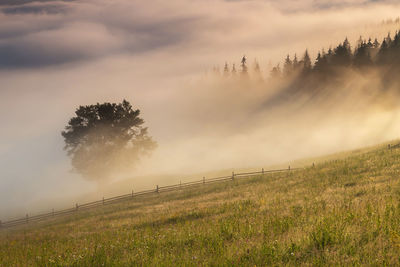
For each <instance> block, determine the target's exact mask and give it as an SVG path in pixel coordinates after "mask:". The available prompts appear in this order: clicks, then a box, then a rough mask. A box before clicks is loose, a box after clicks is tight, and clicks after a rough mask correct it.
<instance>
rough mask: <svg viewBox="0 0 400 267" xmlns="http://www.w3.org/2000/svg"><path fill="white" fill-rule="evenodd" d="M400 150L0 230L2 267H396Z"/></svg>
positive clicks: (399, 258)
mask: <svg viewBox="0 0 400 267" xmlns="http://www.w3.org/2000/svg"><path fill="white" fill-rule="evenodd" d="M399 175H400V149H394V150H392V151H391V150H389V149H387V145H382V146H378V147H375V148H373V149H371V148H369V149H366V150H361V151H357V152H354V153H347V154H346V155H345V156H343V155H342V156H340V157H339V156H338V157H337V158H336V159H335V158H334V157H330V158H329V159H328V160H327V161H326V162H323V163H318V164H316V165H315V167H314V168H313V167H309V168H306V169H304V170H300V171H292V172H290V173H279V174H269V175H265V176H263V177H254V178H249V179H243V180H236V181H233V182H226V183H221V184H214V185H205V186H201V187H197V188H192V189H186V190H183V191H179V192H171V193H164V194H159V195H155V196H154V197H146V198H143V199H136V200H134V201H131V202H124V203H120V204H116V205H110V206H106V207H104V208H100V209H95V210H90V211H82V212H78V213H77V214H76V215H72V216H68V217H65V218H59V219H55V220H52V221H47V222H42V223H37V224H32V225H28V226H24V227H22V228H18V229H12V230H8V231H4V230H3V231H0V266H36V265H37V266H137V265H140V266H202V265H211V266H231V265H235V266H241V265H242V266H282V265H288V266H297V265H305V266H310V265H313V266H314V265H317V266H318V265H330V266H331V265H336V266H338V265H340V266H343V265H345V266H348V265H368V266H385V265H399V266H400V202H399V200H400V179H399Z"/></svg>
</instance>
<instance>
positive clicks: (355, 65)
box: [214, 31, 400, 82]
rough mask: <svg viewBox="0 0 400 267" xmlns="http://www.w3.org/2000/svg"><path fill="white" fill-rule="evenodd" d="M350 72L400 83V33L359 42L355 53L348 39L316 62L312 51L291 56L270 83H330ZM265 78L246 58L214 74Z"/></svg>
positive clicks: (320, 54) (274, 71) (275, 69)
mask: <svg viewBox="0 0 400 267" xmlns="http://www.w3.org/2000/svg"><path fill="white" fill-rule="evenodd" d="M349 68H352V69H353V70H356V71H359V72H361V73H362V72H367V70H369V69H376V70H384V71H385V79H392V80H393V79H395V80H396V79H399V80H400V77H397V76H398V75H397V73H398V71H399V70H400V32H398V31H397V32H396V33H395V35H394V37H392V36H391V34H390V33H389V34H388V35H387V36H386V37H385V38H383V40H382V41H381V42H379V41H378V39H377V38H375V39H374V40H372V39H371V38H369V39H368V40H366V39H363V38H362V37H360V38H359V40H358V41H357V44H356V45H355V47H354V49H352V47H351V45H350V42H349V40H348V39H347V38H346V39H345V40H344V41H343V42H341V43H339V44H338V45H337V46H336V47H334V48H329V49H328V50H327V51H325V50H324V49H322V50H321V51H320V52H318V55H317V57H316V58H315V60H314V62H312V59H311V57H310V54H309V52H308V50H305V52H304V54H303V55H302V57H301V58H298V56H297V55H296V54H295V55H294V56H293V57H290V55H287V57H286V58H285V60H284V62H283V66H282V67H281V64H280V63H279V64H278V65H276V66H274V67H272V68H271V69H270V70H269V75H268V79H269V80H280V79H288V78H290V79H295V80H296V81H298V82H299V81H300V82H301V81H303V80H312V81H327V80H330V79H332V78H337V77H338V76H339V75H342V74H343V73H345V72H346V70H348V69H349ZM249 69H251V70H252V71H251V72H252V73H251V74H252V76H260V77H262V71H261V68H260V65H259V63H258V62H257V61H255V62H254V64H253V68H249V67H248V63H247V58H246V57H245V56H243V58H242V60H241V64H240V68H239V69H237V68H236V66H235V64H233V65H232V66H231V67H230V66H229V65H228V64H227V63H225V66H224V69H223V73H220V72H219V70H218V69H217V68H214V73H215V74H217V75H219V76H222V77H236V76H238V74H239V75H240V76H239V77H246V78H247V76H248V75H249V72H250V71H249Z"/></svg>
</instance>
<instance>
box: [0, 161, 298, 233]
mask: <svg viewBox="0 0 400 267" xmlns="http://www.w3.org/2000/svg"><path fill="white" fill-rule="evenodd" d="M299 169H301V168H292V169H291V168H290V166H289V168H287V169H278V170H264V169H262V170H261V171H257V172H244V173H234V172H232V175H228V176H220V177H214V178H208V179H206V178H205V177H203V179H202V180H198V181H193V182H185V183H182V182H181V183H179V184H174V185H167V186H158V185H157V186H156V188H155V189H150V190H144V191H140V192H133V190H132V192H131V193H129V194H124V195H119V196H115V197H110V198H104V197H103V199H101V200H97V201H92V202H88V203H84V204H79V205H78V204H75V207H73V208H69V209H64V210H59V211H54V210H52V211H51V212H49V213H44V214H38V215H34V216H29V215H28V214H26V216H25V217H24V218H20V219H16V220H10V221H6V222H2V221H0V229H2V228H3V229H4V228H9V227H14V226H18V225H22V224H28V223H30V222H37V221H41V220H45V219H48V218H53V217H56V216H62V215H67V214H71V213H76V212H78V211H80V210H87V209H91V208H95V207H100V206H103V205H108V204H114V203H117V202H120V201H125V200H128V199H132V198H135V197H139V196H144V195H149V194H159V193H163V192H171V191H176V190H180V189H183V188H187V187H194V186H199V185H204V184H211V183H218V182H224V181H232V180H235V179H238V178H247V177H252V176H254V175H264V174H268V173H278V172H286V171H295V170H299Z"/></svg>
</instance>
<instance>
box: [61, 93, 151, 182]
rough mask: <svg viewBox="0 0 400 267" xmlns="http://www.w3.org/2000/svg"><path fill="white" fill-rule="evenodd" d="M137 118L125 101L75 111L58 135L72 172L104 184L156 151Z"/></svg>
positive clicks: (135, 111)
mask: <svg viewBox="0 0 400 267" xmlns="http://www.w3.org/2000/svg"><path fill="white" fill-rule="evenodd" d="M139 115H140V110H139V109H133V108H132V105H131V104H130V103H129V102H128V101H126V100H123V101H122V103H118V104H117V103H103V104H99V103H97V104H95V105H88V106H80V107H79V108H77V109H76V111H75V116H74V117H72V118H71V119H70V120H69V122H68V124H67V126H66V127H65V130H64V131H62V133H61V134H62V136H63V137H64V141H65V150H66V151H67V153H68V155H69V156H70V157H71V163H72V166H73V168H74V170H76V171H77V172H79V173H80V174H82V175H83V176H84V177H85V178H88V179H91V180H105V179H107V178H110V176H112V175H114V174H115V173H117V172H121V171H126V170H130V169H131V168H132V167H134V166H135V165H136V164H137V163H138V162H139V160H140V158H141V157H142V156H143V155H147V154H149V153H150V152H151V151H152V150H154V149H155V148H156V142H155V141H153V139H152V138H151V137H150V136H149V135H148V130H147V128H146V127H143V124H144V120H143V119H142V118H141V117H139Z"/></svg>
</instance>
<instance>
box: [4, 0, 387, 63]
mask: <svg viewBox="0 0 400 267" xmlns="http://www.w3.org/2000/svg"><path fill="white" fill-rule="evenodd" d="M10 3H11V1H10V2H3V5H2V6H0V10H1V13H0V21H1V24H0V68H3V69H7V68H34V67H47V66H53V65H61V64H68V63H75V62H82V61H90V60H97V59H100V58H105V57H110V56H113V55H116V54H123V53H128V54H137V53H148V52H153V51H157V50H160V49H164V50H165V49H168V48H176V49H179V48H180V47H181V46H185V47H188V46H189V45H193V46H199V47H200V49H201V48H202V47H208V46H210V47H217V46H218V45H219V46H220V48H222V44H225V45H226V46H229V47H230V46H232V45H233V46H235V47H236V46H238V45H241V46H242V47H243V48H244V49H248V48H250V45H251V46H253V47H254V46H257V45H258V46H261V45H264V46H265V47H268V46H269V45H270V43H271V42H274V41H271V39H270V38H271V34H273V35H275V36H272V38H273V40H275V39H276V38H281V39H282V41H283V38H288V39H287V40H286V42H288V41H289V39H290V40H291V41H292V42H293V41H297V40H296V39H297V36H296V35H297V34H298V33H299V30H301V31H303V32H304V31H305V30H307V29H304V28H303V29H299V26H300V25H307V24H309V25H308V27H310V28H309V30H310V31H311V29H312V27H322V25H321V24H320V25H317V24H316V22H317V21H318V20H319V19H316V18H318V17H321V15H320V14H315V13H314V14H313V13H310V12H314V11H315V10H320V11H321V12H326V11H323V10H325V9H327V8H332V7H336V8H341V12H343V14H346V13H348V12H347V10H348V9H346V8H348V7H353V6H359V5H362V6H367V7H366V8H368V9H371V8H370V7H369V5H376V3H370V2H368V1H365V0H338V1H314V0H309V1H293V0H284V1H273V0H270V1H264V0H253V1H233V2H232V1H222V0H205V1H187V0H174V1H168V2H165V1H160V0H155V1H154V5H152V7H151V8H149V6H148V4H147V3H145V2H143V1H139V0H132V1H125V0H116V1H113V2H109V1H104V0H97V1H91V0H81V1H19V2H13V3H12V6H10V5H9V4H10ZM5 4H8V5H5ZM211 7H212V8H211ZM359 10H360V11H361V9H359ZM289 11H290V12H299V14H298V15H290V14H289V15H286V14H285V13H286V12H289ZM368 12H369V11H368ZM385 12H387V10H386V11H385ZM334 13H335V14H334ZM338 13H339V12H333V13H332V14H327V16H326V18H327V20H326V23H325V25H324V26H325V27H342V25H340V23H342V24H343V26H344V24H345V23H347V21H348V20H352V21H355V20H356V19H357V18H359V19H362V20H366V18H365V16H364V18H363V15H362V14H361V13H359V12H358V13H359V14H357V12H356V14H352V15H353V17H352V18H347V19H346V18H340V19H339V21H340V20H341V21H342V22H339V24H338V23H337V22H338V17H337V15H338ZM392 13H394V12H392ZM333 14H334V15H333ZM332 15H333V17H332ZM347 15H350V14H349V13H348V14H347ZM306 16H309V18H306ZM313 18H315V19H313ZM300 20H301V21H300ZM283 21H285V22H284V23H293V25H292V29H291V30H290V28H287V29H283V30H282V29H281V28H278V27H274V25H278V24H282V22H283ZM332 21H335V24H332ZM318 23H319V22H318ZM288 30H289V31H288ZM300 34H301V33H300ZM267 38H268V39H267ZM234 42H236V44H234ZM283 45H285V44H284V43H283Z"/></svg>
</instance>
